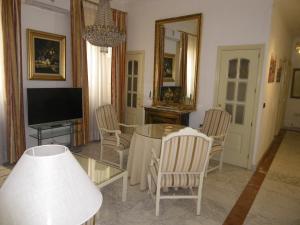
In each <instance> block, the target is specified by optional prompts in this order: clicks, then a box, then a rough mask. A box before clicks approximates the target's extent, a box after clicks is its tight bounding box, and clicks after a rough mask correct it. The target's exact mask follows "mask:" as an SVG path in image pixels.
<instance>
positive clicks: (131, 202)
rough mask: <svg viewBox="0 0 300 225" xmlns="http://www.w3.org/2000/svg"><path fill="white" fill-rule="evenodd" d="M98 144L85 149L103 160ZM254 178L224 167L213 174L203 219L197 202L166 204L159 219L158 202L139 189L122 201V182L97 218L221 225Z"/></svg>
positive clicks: (145, 224) (109, 191)
mask: <svg viewBox="0 0 300 225" xmlns="http://www.w3.org/2000/svg"><path fill="white" fill-rule="evenodd" d="M97 149H99V144H98V143H91V144H90V145H89V146H88V147H85V148H82V149H81V151H82V153H84V154H87V155H89V156H92V157H94V158H98V157H99V152H98V151H97ZM104 156H105V158H110V160H113V159H116V157H117V155H112V154H111V152H105V154H104ZM251 175H252V171H248V170H245V169H242V168H239V167H235V166H231V165H228V164H225V165H224V168H223V171H222V172H217V171H216V172H212V173H210V174H209V175H208V177H207V178H206V180H205V183H204V187H203V200H202V209H201V215H200V216H196V203H195V201H194V200H162V201H161V212H160V216H159V217H156V216H155V204H154V200H153V199H152V198H151V197H150V194H148V193H147V192H142V191H140V190H139V186H138V185H137V186H129V187H128V199H127V201H126V202H122V201H121V187H122V186H121V185H122V183H121V182H119V183H118V182H116V183H113V184H111V185H109V186H107V187H105V188H103V189H102V190H101V192H102V194H103V198H104V201H103V205H102V207H101V209H100V211H99V213H98V214H97V216H96V224H97V225H98V224H101V225H119V224H122V225H127V224H128V225H129V224H130V225H169V224H170V225H171V224H172V225H174V224H180V225H193V224H195V225H196V224H197V225H219V224H222V223H223V221H224V220H225V218H226V216H227V215H228V213H229V212H230V210H231V208H232V206H233V205H234V203H235V202H236V200H237V199H238V197H239V195H240V193H241V192H242V190H243V189H244V187H245V186H246V184H247V182H248V180H249V179H250V177H251Z"/></svg>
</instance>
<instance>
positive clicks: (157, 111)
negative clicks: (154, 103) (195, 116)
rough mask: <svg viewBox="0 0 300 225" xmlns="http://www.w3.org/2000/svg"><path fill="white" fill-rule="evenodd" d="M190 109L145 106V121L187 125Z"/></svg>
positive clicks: (147, 122)
mask: <svg viewBox="0 0 300 225" xmlns="http://www.w3.org/2000/svg"><path fill="white" fill-rule="evenodd" d="M190 113H191V111H186V110H184V111H182V110H175V109H169V108H163V107H145V123H146V124H149V123H152V124H153V123H171V124H181V125H185V126H188V125H189V114H190Z"/></svg>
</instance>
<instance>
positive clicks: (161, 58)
mask: <svg viewBox="0 0 300 225" xmlns="http://www.w3.org/2000/svg"><path fill="white" fill-rule="evenodd" d="M165 32H166V31H165V28H164V26H160V27H159V41H158V48H157V49H156V51H158V61H159V62H158V68H157V69H158V74H159V76H158V77H159V87H162V86H163V82H164V66H165V63H164V58H165Z"/></svg>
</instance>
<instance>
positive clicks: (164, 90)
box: [160, 86, 181, 104]
mask: <svg viewBox="0 0 300 225" xmlns="http://www.w3.org/2000/svg"><path fill="white" fill-rule="evenodd" d="M160 100H161V101H162V102H165V103H166V104H172V103H179V102H180V100H181V87H172V86H171V87H167V86H164V87H161V99H160Z"/></svg>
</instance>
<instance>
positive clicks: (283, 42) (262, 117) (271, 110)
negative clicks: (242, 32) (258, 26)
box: [252, 4, 292, 165]
mask: <svg viewBox="0 0 300 225" xmlns="http://www.w3.org/2000/svg"><path fill="white" fill-rule="evenodd" d="M268 43H269V44H268V45H267V57H266V60H265V65H264V71H263V77H262V82H261V93H260V102H259V108H258V119H257V121H256V125H257V131H256V142H255V152H254V155H253V159H252V161H253V165H257V163H258V162H259V160H260V159H261V157H262V156H263V154H264V153H265V152H266V150H267V149H268V147H269V145H270V144H271V142H272V140H273V138H274V136H275V135H276V119H277V112H278V99H279V93H280V83H277V82H276V81H274V82H273V83H268V74H269V65H270V57H271V55H274V56H275V57H276V59H277V67H276V72H277V68H278V64H279V61H280V60H289V59H290V55H291V46H292V36H291V34H290V31H289V30H288V29H287V26H286V23H285V21H284V18H283V16H282V15H281V13H280V10H279V8H278V7H277V5H276V4H274V6H273V13H272V25H271V33H270V38H269V42H268ZM275 79H276V78H275ZM264 103H265V105H266V107H265V108H263V107H262V106H263V104H264Z"/></svg>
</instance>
